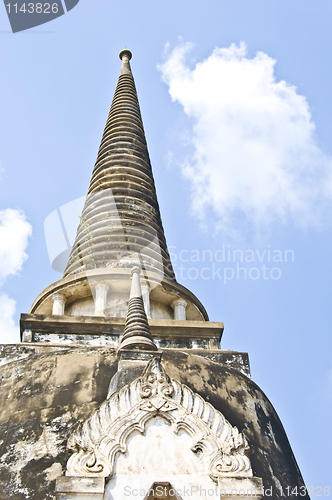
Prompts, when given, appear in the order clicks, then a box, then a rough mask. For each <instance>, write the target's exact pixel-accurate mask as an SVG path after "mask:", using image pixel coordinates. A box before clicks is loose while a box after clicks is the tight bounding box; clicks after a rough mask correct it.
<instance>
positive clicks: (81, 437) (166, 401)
mask: <svg viewBox="0 0 332 500" xmlns="http://www.w3.org/2000/svg"><path fill="white" fill-rule="evenodd" d="M157 416H158V417H162V418H163V419H165V420H166V421H168V423H169V424H171V425H172V429H173V431H174V433H175V434H178V433H179V431H180V430H184V431H185V432H187V433H188V434H189V435H190V436H191V438H192V447H191V450H192V452H193V453H199V454H201V457H202V459H203V463H204V467H205V470H206V473H207V474H208V475H209V476H210V477H211V479H212V480H213V481H215V482H218V479H221V478H222V477H252V476H253V473H252V469H251V464H250V460H249V458H248V456H247V452H248V451H249V446H248V442H247V440H246V438H245V437H244V436H243V434H241V433H239V431H238V429H237V428H236V427H233V426H232V425H231V424H230V423H229V422H228V421H227V420H226V419H225V418H224V416H223V415H222V414H221V413H220V412H219V411H217V410H216V409H215V408H214V407H213V406H212V405H211V404H210V403H208V402H206V401H204V399H203V398H202V397H201V396H199V395H198V394H195V393H194V392H193V391H192V390H191V389H189V387H187V386H185V385H183V384H181V383H180V382H178V381H177V380H173V379H170V378H169V377H168V375H167V374H166V372H165V370H164V368H163V366H162V365H161V363H160V361H159V359H157V358H154V359H152V360H151V361H150V362H149V364H148V365H147V367H146V369H145V371H144V373H143V374H142V376H141V377H139V378H137V379H135V380H133V381H132V382H131V383H130V384H128V385H127V386H125V387H123V388H122V389H120V390H119V391H118V392H116V393H115V394H113V395H112V396H111V397H110V398H109V399H107V400H105V401H104V402H103V403H102V404H101V405H100V407H99V408H98V409H97V410H95V411H94V412H93V413H92V415H91V416H90V417H89V418H88V419H87V420H86V421H85V422H83V423H82V424H81V425H80V427H79V428H78V429H77V430H76V431H75V432H74V433H73V434H72V435H71V436H70V438H69V440H68V450H69V451H72V452H73V455H72V456H71V457H70V459H69V460H68V463H67V472H66V475H67V476H81V477H111V476H112V474H113V470H114V460H115V456H116V454H117V453H125V452H126V451H127V439H128V437H129V436H130V435H131V433H133V432H134V431H139V432H140V433H144V430H145V425H146V423H147V422H148V421H149V420H150V419H153V418H154V417H157Z"/></svg>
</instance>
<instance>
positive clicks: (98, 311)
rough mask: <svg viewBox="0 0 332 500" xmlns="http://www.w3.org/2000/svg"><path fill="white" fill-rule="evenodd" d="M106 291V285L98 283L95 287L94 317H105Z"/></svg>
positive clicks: (107, 288) (107, 287)
mask: <svg viewBox="0 0 332 500" xmlns="http://www.w3.org/2000/svg"><path fill="white" fill-rule="evenodd" d="M108 290H109V286H108V285H107V284H106V283H98V284H97V285H96V286H95V292H96V299H95V316H105V310H106V306H107V292H108Z"/></svg>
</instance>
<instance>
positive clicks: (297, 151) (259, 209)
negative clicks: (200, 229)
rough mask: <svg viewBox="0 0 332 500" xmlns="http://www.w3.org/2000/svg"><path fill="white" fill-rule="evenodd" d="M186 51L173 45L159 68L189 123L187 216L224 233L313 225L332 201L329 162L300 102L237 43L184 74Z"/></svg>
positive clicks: (267, 63)
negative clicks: (211, 222) (211, 220)
mask: <svg viewBox="0 0 332 500" xmlns="http://www.w3.org/2000/svg"><path fill="white" fill-rule="evenodd" d="M191 48H192V45H191V44H181V45H179V46H178V47H176V48H175V49H174V50H173V51H172V52H171V53H168V54H166V59H165V62H164V63H163V64H162V65H161V66H160V67H159V69H160V70H161V72H162V77H163V79H164V81H165V82H166V83H167V84H168V86H169V93H170V95H171V98H172V100H173V101H178V102H179V103H180V104H181V105H182V106H183V109H184V111H185V113H186V114H187V115H188V116H189V117H190V118H192V119H193V123H194V124H193V129H192V146H193V147H194V153H193V154H192V155H191V156H190V157H188V158H187V160H186V162H185V163H183V165H182V171H183V174H184V175H185V177H186V178H187V179H188V180H189V182H190V185H191V190H192V211H193V213H194V214H195V215H196V216H198V217H200V218H201V219H202V221H203V220H207V215H209V216H213V218H214V224H216V225H217V227H218V228H219V229H222V230H224V231H228V232H229V231H231V229H232V228H233V229H240V227H243V225H244V224H245V225H246V226H247V227H248V225H249V227H254V228H255V229H256V230H260V229H262V228H266V226H267V225H268V224H271V223H272V222H279V223H287V222H289V221H293V222H294V223H296V224H298V225H302V226H305V225H308V224H314V225H317V224H320V223H321V220H322V214H323V212H324V211H323V210H322V207H323V206H326V203H328V204H330V202H331V200H332V180H331V179H332V175H331V171H332V159H331V158H330V157H327V156H326V155H324V153H323V152H322V151H321V149H320V148H319V147H318V145H317V142H316V139H315V125H314V123H313V121H312V117H311V113H310V110H309V106H308V103H307V101H306V99H305V97H303V96H301V95H299V94H298V93H297V91H296V88H295V87H294V86H292V85H290V84H288V83H287V82H285V81H279V82H277V81H276V78H275V75H274V65H275V60H273V59H271V58H270V57H269V56H268V55H267V54H264V53H263V52H258V53H257V54H256V56H255V57H253V58H249V57H248V56H247V49H246V46H245V44H244V43H241V44H240V46H239V47H237V46H236V45H234V44H233V45H231V46H230V47H228V48H216V49H215V50H214V51H213V53H212V55H210V56H209V57H208V58H207V59H205V60H204V61H203V62H199V63H197V64H196V65H195V67H194V68H192V69H191V68H190V67H189V66H188V65H187V64H186V62H185V58H186V55H187V53H188V52H189V51H190V50H191Z"/></svg>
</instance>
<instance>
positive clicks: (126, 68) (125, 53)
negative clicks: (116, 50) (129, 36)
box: [119, 49, 132, 75]
mask: <svg viewBox="0 0 332 500" xmlns="http://www.w3.org/2000/svg"><path fill="white" fill-rule="evenodd" d="M119 57H120V59H121V61H122V68H121V72H120V75H131V69H130V64H129V61H130V59H131V57H132V55H131V52H130V50H128V49H124V50H121V52H120V54H119Z"/></svg>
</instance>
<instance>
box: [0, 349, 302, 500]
mask: <svg viewBox="0 0 332 500" xmlns="http://www.w3.org/2000/svg"><path fill="white" fill-rule="evenodd" d="M221 352H222V351H221ZM198 354H199V352H198V351H196V352H195V354H192V353H189V352H188V353H186V352H179V351H172V350H169V349H168V350H165V351H164V352H163V355H162V363H163V366H164V367H165V369H166V372H167V374H168V375H169V376H170V377H171V378H174V379H176V380H178V381H179V382H181V383H183V384H185V385H187V386H188V387H189V388H191V389H192V390H193V391H195V392H197V393H198V394H199V395H201V396H202V397H203V398H204V399H205V400H206V401H208V402H209V403H211V404H212V405H213V406H214V407H215V408H216V409H218V410H219V411H220V412H221V413H222V414H223V415H224V416H225V418H226V419H227V420H228V421H229V422H230V423H231V424H232V425H233V426H237V427H238V429H239V430H240V432H243V433H244V435H245V436H246V438H247V439H248V442H249V446H250V460H251V464H252V469H253V473H254V476H255V477H260V478H262V479H263V484H264V487H265V488H272V493H273V494H272V496H270V498H274V499H279V498H281V496H282V495H281V488H283V489H284V492H285V491H286V488H287V486H291V487H294V486H298V487H300V486H302V485H303V481H302V478H301V474H300V472H299V470H298V467H297V464H296V461H295V459H294V456H293V454H292V451H291V448H290V446H289V443H288V440H287V437H286V434H285V432H284V429H283V427H282V425H281V423H280V421H279V419H278V416H277V414H276V413H275V410H274V409H273V407H272V405H271V403H270V402H269V400H268V399H267V398H266V396H265V395H264V393H263V392H262V391H261V390H260V388H259V387H258V386H257V385H256V384H255V383H253V382H252V381H251V380H250V379H249V378H248V377H247V376H245V375H243V374H242V373H240V371H238V370H236V369H234V368H232V367H229V366H226V365H225V364H220V362H219V363H217V362H215V361H212V360H210V359H207V358H204V357H203V356H200V355H198ZM1 364H2V366H1V367H0V378H1V396H0V408H1V409H0V429H1V440H2V442H1V449H0V464H1V465H0V499H1V500H2V499H3V500H4V499H13V500H23V499H32V498H33V499H34V500H48V499H53V496H54V484H55V479H56V477H58V476H59V475H61V474H63V473H64V471H65V468H66V463H67V460H68V458H69V454H68V453H67V451H66V441H67V439H68V437H69V435H70V433H71V432H72V431H73V429H74V428H75V426H76V425H77V423H78V422H79V421H82V420H84V419H86V418H87V417H88V416H89V415H90V414H91V412H92V411H93V410H94V409H95V408H96V407H98V405H99V404H100V403H101V402H102V401H103V400H104V399H105V398H106V396H107V391H108V386H109V382H110V379H111V378H112V376H113V375H114V374H115V373H116V371H117V357H116V352H115V350H111V349H109V348H106V347H83V346H82V347H70V346H64V347H62V346H49V345H48V346H41V345H33V344H31V345H28V346H25V345H23V344H21V345H18V346H4V347H3V350H2V357H1ZM142 370H143V367H142ZM138 371H139V370H138V369H137V367H136V368H135V370H132V373H131V372H130V369H129V370H128V374H127V377H126V380H125V381H123V383H125V382H126V383H128V380H130V378H132V379H133V378H136V377H137V376H138V375H139V373H138ZM127 379H128V380H127ZM120 385H121V383H120ZM165 480H167V478H165ZM302 498H308V497H305V496H303V497H302Z"/></svg>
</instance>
